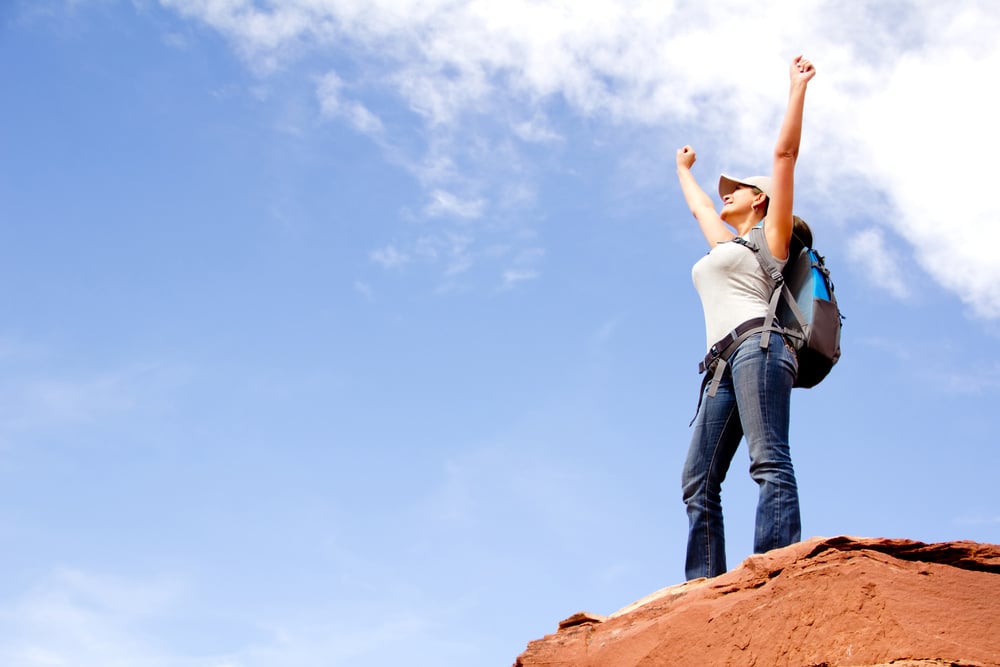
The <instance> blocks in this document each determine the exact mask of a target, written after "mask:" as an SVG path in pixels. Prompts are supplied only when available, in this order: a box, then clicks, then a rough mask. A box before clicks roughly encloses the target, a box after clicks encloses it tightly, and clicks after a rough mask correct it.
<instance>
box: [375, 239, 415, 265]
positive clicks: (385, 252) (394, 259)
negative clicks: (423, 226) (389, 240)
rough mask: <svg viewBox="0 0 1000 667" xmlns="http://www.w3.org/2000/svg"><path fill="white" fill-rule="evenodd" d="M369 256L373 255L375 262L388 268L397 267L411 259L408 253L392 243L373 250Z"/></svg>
mask: <svg viewBox="0 0 1000 667" xmlns="http://www.w3.org/2000/svg"><path fill="white" fill-rule="evenodd" d="M369 257H371V260H372V261H373V262H375V263H376V264H379V265H380V266H382V267H383V268H386V269H396V268H399V267H401V266H403V265H404V264H406V263H407V262H409V261H410V256H409V255H408V254H406V253H405V252H401V251H399V250H397V249H396V247H395V246H392V245H387V246H385V247H384V248H379V249H377V250H373V251H371V253H370V254H369Z"/></svg>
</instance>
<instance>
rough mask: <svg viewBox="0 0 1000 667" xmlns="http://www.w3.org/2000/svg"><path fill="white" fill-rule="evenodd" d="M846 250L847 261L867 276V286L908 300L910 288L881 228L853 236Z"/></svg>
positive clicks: (894, 251) (893, 250)
mask: <svg viewBox="0 0 1000 667" xmlns="http://www.w3.org/2000/svg"><path fill="white" fill-rule="evenodd" d="M848 248H849V252H850V255H851V259H852V260H854V261H855V262H856V263H857V264H859V265H860V266H861V267H862V270H863V271H864V272H866V273H867V274H868V276H869V277H870V279H869V280H868V281H867V284H869V285H871V286H872V287H875V288H878V289H883V290H885V291H887V292H889V293H890V294H892V295H893V296H895V297H897V298H900V299H906V298H909V297H910V289H909V287H907V284H906V280H905V277H904V276H905V273H904V272H903V268H902V263H901V261H900V258H899V256H898V254H897V252H896V250H895V246H890V245H888V244H887V243H886V241H885V234H884V232H883V231H882V230H881V229H878V228H874V227H873V228H869V229H865V230H863V231H861V232H859V233H857V234H855V235H854V237H853V238H852V239H851V240H850V242H849V245H848Z"/></svg>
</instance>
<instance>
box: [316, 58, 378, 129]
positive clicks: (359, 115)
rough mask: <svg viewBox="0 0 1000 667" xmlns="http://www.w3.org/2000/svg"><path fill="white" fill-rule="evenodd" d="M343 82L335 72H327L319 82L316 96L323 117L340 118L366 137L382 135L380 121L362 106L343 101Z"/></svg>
mask: <svg viewBox="0 0 1000 667" xmlns="http://www.w3.org/2000/svg"><path fill="white" fill-rule="evenodd" d="M342 88H343V81H341V79H340V77H339V76H337V74H336V72H328V73H327V74H326V75H325V76H324V77H322V78H321V79H320V80H319V83H318V84H317V86H316V95H317V97H318V98H319V104H320V110H321V111H322V112H323V114H324V115H326V116H328V117H331V118H336V117H342V118H344V119H346V120H347V122H348V123H349V124H350V125H351V127H353V128H354V129H355V130H357V131H358V132H361V133H362V134H367V135H379V134H381V133H382V130H383V128H382V121H381V120H379V118H378V116H376V115H375V114H373V113H372V112H371V111H369V110H368V109H367V108H366V107H365V106H364V105H363V104H361V103H360V102H356V101H353V100H348V99H345V98H344V96H343V94H342V93H341V89H342Z"/></svg>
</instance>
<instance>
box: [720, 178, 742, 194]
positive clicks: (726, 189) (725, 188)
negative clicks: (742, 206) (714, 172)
mask: <svg viewBox="0 0 1000 667" xmlns="http://www.w3.org/2000/svg"><path fill="white" fill-rule="evenodd" d="M741 185H746V183H744V182H743V181H738V180H736V179H735V178H731V177H729V176H726V175H725V174H723V175H722V176H719V196H720V197H725V196H726V195H731V194H733V191H734V190H736V188H738V187H740V186H741Z"/></svg>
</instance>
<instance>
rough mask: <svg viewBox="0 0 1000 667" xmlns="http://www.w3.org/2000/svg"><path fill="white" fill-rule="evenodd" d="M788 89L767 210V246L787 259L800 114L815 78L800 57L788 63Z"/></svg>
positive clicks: (812, 70)
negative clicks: (811, 81)
mask: <svg viewBox="0 0 1000 667" xmlns="http://www.w3.org/2000/svg"><path fill="white" fill-rule="evenodd" d="M788 74H789V80H790V89H789V92H788V108H787V109H786V110H785V118H784V120H783V121H782V122H781V129H780V130H779V131H778V141H777V143H776V144H775V146H774V165H773V167H772V170H771V199H770V202H769V204H768V209H767V225H765V231H766V233H767V245H768V247H769V248H770V249H771V253H772V254H773V255H774V256H775V257H778V258H783V257H787V256H788V243H789V241H790V240H791V238H792V205H793V199H794V196H793V195H794V191H795V162H796V160H797V159H798V157H799V143H800V142H801V139H802V111H803V108H804V106H805V100H806V87H807V86H808V84H809V80H810V79H812V78H813V77H814V76H816V68H815V67H813V64H812V63H811V62H809V60H807V59H806V58H803V57H802V56H798V57H796V58H795V59H794V60H792V64H791V67H790V68H789V73H788Z"/></svg>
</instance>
